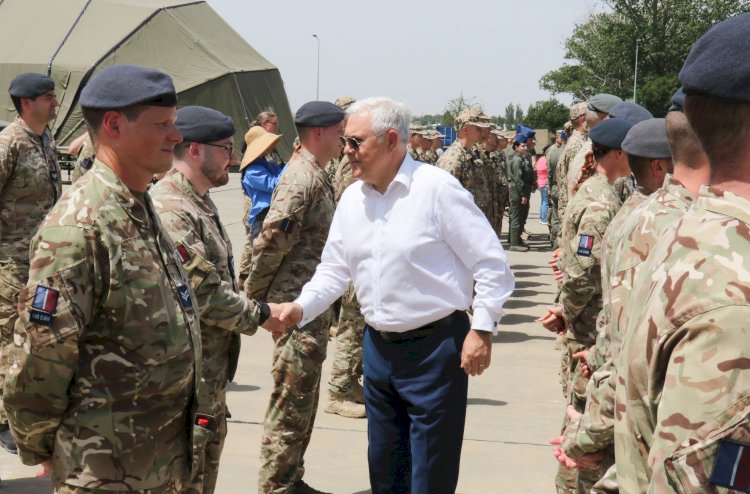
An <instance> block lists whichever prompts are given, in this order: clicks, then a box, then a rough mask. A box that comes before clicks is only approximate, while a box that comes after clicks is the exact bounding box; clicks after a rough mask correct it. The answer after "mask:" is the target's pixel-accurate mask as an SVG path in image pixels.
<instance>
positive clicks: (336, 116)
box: [294, 101, 346, 127]
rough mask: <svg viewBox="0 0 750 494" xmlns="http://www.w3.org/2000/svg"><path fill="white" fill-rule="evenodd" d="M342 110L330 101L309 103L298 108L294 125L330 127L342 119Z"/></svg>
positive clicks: (343, 114)
mask: <svg viewBox="0 0 750 494" xmlns="http://www.w3.org/2000/svg"><path fill="white" fill-rule="evenodd" d="M345 115H346V113H344V110H342V109H341V108H339V107H338V106H336V105H334V104H333V103H331V102H330V101H310V102H308V103H305V104H304V105H302V106H300V107H299V110H297V114H296V115H295V116H294V123H295V124H297V125H299V126H300V127H330V126H332V125H336V124H337V123H339V122H341V121H342V120H343V119H344V116H345Z"/></svg>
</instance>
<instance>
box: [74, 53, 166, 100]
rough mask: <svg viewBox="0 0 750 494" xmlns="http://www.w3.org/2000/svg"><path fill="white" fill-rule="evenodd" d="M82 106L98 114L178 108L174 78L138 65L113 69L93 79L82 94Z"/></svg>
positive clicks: (111, 67)
mask: <svg viewBox="0 0 750 494" xmlns="http://www.w3.org/2000/svg"><path fill="white" fill-rule="evenodd" d="M80 103H81V106H82V107H84V108H93V109H99V110H110V109H117V108H126V107H128V106H135V105H149V106H177V93H176V92H175V89H174V84H173V83H172V78H171V77H169V76H168V75H167V74H165V73H163V72H159V71H158V70H155V69H151V68H148V67H139V66H137V65H128V64H121V65H111V66H109V67H107V68H106V69H104V70H102V71H101V72H99V73H98V74H96V75H94V76H93V77H92V78H91V80H90V81H89V82H88V84H86V87H84V88H83V91H81V100H80Z"/></svg>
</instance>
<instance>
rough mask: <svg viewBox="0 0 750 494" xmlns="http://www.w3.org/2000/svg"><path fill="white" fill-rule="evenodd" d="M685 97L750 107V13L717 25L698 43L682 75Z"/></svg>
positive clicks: (683, 67)
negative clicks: (711, 98) (710, 98)
mask: <svg viewBox="0 0 750 494" xmlns="http://www.w3.org/2000/svg"><path fill="white" fill-rule="evenodd" d="M680 82H681V83H682V87H683V88H684V90H685V94H687V95H690V94H696V93H697V94H708V95H711V96H718V97H720V98H727V99H731V100H736V101H744V102H746V103H750V13H747V14H741V15H738V16H736V17H732V18H731V19H727V20H725V21H723V22H720V23H718V24H716V25H715V26H714V27H712V28H711V29H709V30H708V31H707V32H706V33H705V34H704V35H703V36H701V37H700V39H698V41H696V42H695V44H694V45H693V47H692V48H691V49H690V53H689V54H688V56H687V58H686V59H685V63H684V64H683V65H682V70H681V71H680Z"/></svg>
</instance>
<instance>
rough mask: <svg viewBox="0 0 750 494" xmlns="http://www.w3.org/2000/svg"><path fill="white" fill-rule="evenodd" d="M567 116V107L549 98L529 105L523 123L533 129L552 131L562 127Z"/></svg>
mask: <svg viewBox="0 0 750 494" xmlns="http://www.w3.org/2000/svg"><path fill="white" fill-rule="evenodd" d="M568 116H569V111H568V107H567V106H565V105H563V104H562V103H560V102H559V101H558V100H556V99H555V98H550V99H547V100H543V101H537V102H536V103H534V104H533V105H531V106H529V111H528V113H527V114H526V119H525V123H526V125H528V126H529V127H532V128H534V129H547V130H549V131H552V132H554V131H555V130H557V129H561V128H562V126H563V124H564V123H565V122H566V121H567V120H568Z"/></svg>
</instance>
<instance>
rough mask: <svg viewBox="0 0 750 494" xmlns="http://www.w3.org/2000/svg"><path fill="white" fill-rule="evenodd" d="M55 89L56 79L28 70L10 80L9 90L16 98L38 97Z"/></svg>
mask: <svg viewBox="0 0 750 494" xmlns="http://www.w3.org/2000/svg"><path fill="white" fill-rule="evenodd" d="M54 89H55V81H53V80H52V79H50V78H49V77H47V76H46V75H42V74H36V73H34V72H26V73H24V74H21V75H17V76H16V77H15V78H14V79H13V80H12V81H10V88H8V92H9V93H10V95H11V96H14V97H16V98H36V97H37V96H41V95H42V94H44V93H46V92H48V91H53V90H54Z"/></svg>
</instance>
